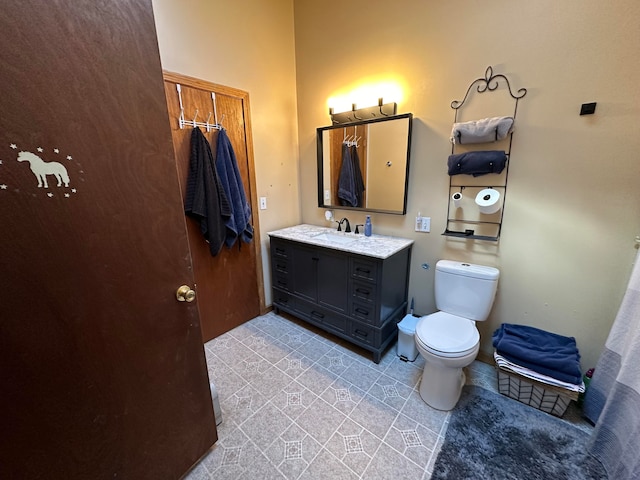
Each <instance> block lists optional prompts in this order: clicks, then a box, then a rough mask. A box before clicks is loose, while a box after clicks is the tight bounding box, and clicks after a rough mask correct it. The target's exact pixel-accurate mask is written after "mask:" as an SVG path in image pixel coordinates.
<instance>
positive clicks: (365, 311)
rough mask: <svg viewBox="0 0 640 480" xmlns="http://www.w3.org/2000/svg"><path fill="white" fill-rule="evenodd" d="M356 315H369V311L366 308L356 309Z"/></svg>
mask: <svg viewBox="0 0 640 480" xmlns="http://www.w3.org/2000/svg"><path fill="white" fill-rule="evenodd" d="M356 313H359V314H360V315H369V310H365V309H364V308H356Z"/></svg>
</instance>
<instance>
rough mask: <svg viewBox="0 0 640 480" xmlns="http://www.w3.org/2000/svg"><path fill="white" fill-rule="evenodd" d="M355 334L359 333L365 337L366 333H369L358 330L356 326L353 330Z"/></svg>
mask: <svg viewBox="0 0 640 480" xmlns="http://www.w3.org/2000/svg"><path fill="white" fill-rule="evenodd" d="M355 334H356V335H360V336H361V337H366V336H367V335H369V333H368V332H364V331H362V330H359V329H357V328H356V330H355Z"/></svg>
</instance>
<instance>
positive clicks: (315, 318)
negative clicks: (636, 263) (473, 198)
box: [271, 237, 411, 363]
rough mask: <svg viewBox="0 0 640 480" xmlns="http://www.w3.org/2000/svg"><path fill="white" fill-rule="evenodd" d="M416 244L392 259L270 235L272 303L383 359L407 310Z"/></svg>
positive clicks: (376, 358) (375, 360) (399, 252)
mask: <svg viewBox="0 0 640 480" xmlns="http://www.w3.org/2000/svg"><path fill="white" fill-rule="evenodd" d="M410 257H411V246H410V245H409V246H407V247H406V248H403V249H401V250H400V251H398V252H396V253H394V254H393V255H391V256H389V257H387V258H377V257H372V256H367V255H361V254H356V253H351V252H348V251H343V250H338V249H334V248H327V247H321V246H316V245H309V244H306V243H303V242H297V241H293V240H285V239H282V238H275V237H271V279H272V288H273V308H274V309H275V311H276V312H279V311H280V310H282V311H285V312H287V313H290V314H292V315H294V316H296V317H298V318H300V319H302V320H305V321H306V322H309V323H311V324H313V325H315V326H317V327H319V328H322V329H323V330H326V331H327V332H330V333H332V334H334V335H337V336H339V337H341V338H344V339H346V340H348V341H350V342H351V343H353V344H355V345H358V346H360V347H362V348H364V349H366V350H369V351H370V352H372V353H373V360H374V362H376V363H379V362H380V358H381V356H382V353H383V352H384V351H385V349H386V348H387V347H388V346H389V344H391V343H392V342H393V341H395V339H396V334H397V327H396V324H397V323H398V322H399V321H400V320H401V319H402V318H403V317H404V315H405V313H406V309H407V293H408V292H407V290H408V280H409V260H410Z"/></svg>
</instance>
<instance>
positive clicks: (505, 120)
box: [451, 117, 513, 145]
mask: <svg viewBox="0 0 640 480" xmlns="http://www.w3.org/2000/svg"><path fill="white" fill-rule="evenodd" d="M512 130H513V117H491V118H483V119H481V120H473V121H471V122H462V123H454V124H453V128H452V130H451V143H457V144H460V145H462V144H468V143H488V142H496V141H498V140H503V139H504V138H505V137H506V136H507V135H508V134H509V133H511V131H512Z"/></svg>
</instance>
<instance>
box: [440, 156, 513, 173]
mask: <svg viewBox="0 0 640 480" xmlns="http://www.w3.org/2000/svg"><path fill="white" fill-rule="evenodd" d="M506 164H507V154H506V153H505V151H504V150H482V151H476V152H466V153H458V154H455V155H449V159H448V160H447V165H448V167H449V175H459V174H461V173H464V174H468V175H473V176H474V177H479V176H480V175H486V174H487V173H500V172H502V170H504V167H505V165H506Z"/></svg>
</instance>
